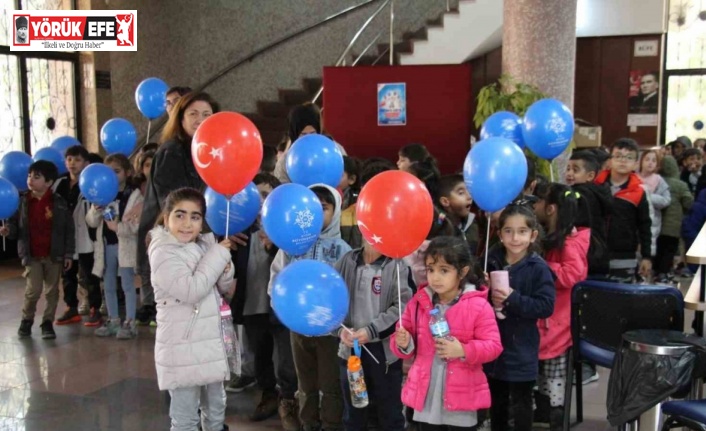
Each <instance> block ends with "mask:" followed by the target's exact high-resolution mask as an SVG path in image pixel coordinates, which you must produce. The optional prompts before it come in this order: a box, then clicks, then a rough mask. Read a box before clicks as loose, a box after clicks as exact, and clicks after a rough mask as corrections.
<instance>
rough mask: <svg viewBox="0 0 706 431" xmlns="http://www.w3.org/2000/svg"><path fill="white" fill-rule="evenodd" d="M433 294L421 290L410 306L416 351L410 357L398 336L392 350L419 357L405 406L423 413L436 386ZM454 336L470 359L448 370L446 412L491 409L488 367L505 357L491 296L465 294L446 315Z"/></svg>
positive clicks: (407, 317) (407, 313) (407, 315)
mask: <svg viewBox="0 0 706 431" xmlns="http://www.w3.org/2000/svg"><path fill="white" fill-rule="evenodd" d="M431 293H432V291H431V289H430V288H423V289H420V290H419V291H418V292H417V294H416V295H414V298H412V300H411V301H409V303H408V304H407V307H406V308H405V310H404V315H403V316H402V324H403V325H404V327H405V329H407V330H408V331H409V332H410V334H411V335H412V339H413V340H415V350H414V351H413V352H412V353H411V354H409V355H405V354H404V353H402V352H401V351H400V350H399V348H398V347H397V344H396V343H395V337H394V336H393V337H390V347H391V348H392V351H393V352H394V353H395V355H397V356H398V357H400V358H402V359H408V358H412V357H414V356H415V355H416V358H415V359H414V363H413V364H412V368H411V369H410V370H409V375H408V376H407V382H406V383H405V385H404V388H402V402H403V403H404V404H405V405H407V406H409V407H412V408H413V409H415V410H419V411H421V410H424V401H425V399H426V396H427V391H428V390H429V384H430V381H431V367H432V364H433V362H434V355H435V354H436V350H435V348H434V339H433V338H432V336H431V330H430V329H429V311H430V310H431V309H432V308H433V305H432V302H431ZM446 319H447V321H448V323H449V327H450V328H451V335H452V336H453V337H455V338H457V339H458V340H459V341H460V342H461V344H462V345H463V350H464V351H465V352H466V358H465V360H460V359H453V360H451V361H449V363H448V366H447V367H446V385H445V393H444V408H445V409H446V410H448V411H476V410H479V409H484V408H488V407H490V388H489V387H488V380H487V379H486V377H485V373H483V366H482V365H483V364H484V363H486V362H490V361H492V360H494V359H495V358H497V357H498V356H500V353H501V352H502V350H503V347H502V344H501V343H500V332H499V331H498V324H497V322H496V321H495V314H494V313H493V309H492V308H491V306H490V303H488V291H487V290H481V291H473V292H467V293H464V294H463V295H462V296H461V299H460V300H459V302H458V303H456V304H455V305H453V306H452V307H451V308H449V309H448V310H447V311H446Z"/></svg>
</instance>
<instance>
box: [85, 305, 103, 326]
mask: <svg viewBox="0 0 706 431" xmlns="http://www.w3.org/2000/svg"><path fill="white" fill-rule="evenodd" d="M102 322H103V315H102V314H101V312H100V310H96V309H95V308H91V314H90V315H89V316H88V319H87V320H86V321H85V322H83V326H88V327H96V326H100V324H101V323H102Z"/></svg>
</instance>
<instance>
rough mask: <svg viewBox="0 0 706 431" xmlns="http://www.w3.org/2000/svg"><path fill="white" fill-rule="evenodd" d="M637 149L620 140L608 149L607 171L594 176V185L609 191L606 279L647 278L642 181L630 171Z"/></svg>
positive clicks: (648, 231) (648, 234)
mask: <svg viewBox="0 0 706 431" xmlns="http://www.w3.org/2000/svg"><path fill="white" fill-rule="evenodd" d="M638 153H639V147H638V145H637V142H635V140H633V139H629V138H621V139H618V140H617V141H615V142H614V143H613V145H612V146H611V148H610V158H611V163H610V169H608V170H604V171H602V172H600V173H599V174H598V176H597V177H596V180H595V183H596V184H598V185H602V186H603V187H606V188H608V189H609V190H610V192H611V194H612V195H613V212H612V215H611V217H610V220H609V221H608V256H609V259H610V262H609V265H610V268H609V277H610V278H611V279H612V280H614V281H618V282H622V283H632V282H634V281H635V269H636V268H638V250H639V253H640V261H639V270H638V275H639V276H641V277H642V278H647V277H649V276H650V274H651V272H652V261H651V260H650V257H651V253H650V252H651V248H652V247H651V246H652V232H651V227H652V220H651V219H650V207H649V203H648V201H647V196H646V194H645V190H644V189H643V188H642V180H640V177H639V176H638V175H637V174H636V173H635V172H634V171H635V169H636V168H637V167H638V166H637V160H638V158H637V157H638Z"/></svg>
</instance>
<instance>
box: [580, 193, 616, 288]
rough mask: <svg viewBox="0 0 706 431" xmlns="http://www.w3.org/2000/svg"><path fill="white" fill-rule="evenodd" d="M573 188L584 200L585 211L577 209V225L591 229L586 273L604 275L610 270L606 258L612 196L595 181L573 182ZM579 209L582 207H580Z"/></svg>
mask: <svg viewBox="0 0 706 431" xmlns="http://www.w3.org/2000/svg"><path fill="white" fill-rule="evenodd" d="M573 189H574V190H576V191H577V192H578V193H579V194H580V195H581V199H585V201H586V207H587V208H586V209H587V211H579V213H578V214H577V217H576V226H577V227H588V228H590V229H591V244H590V246H589V248H588V273H589V274H596V275H606V274H608V271H609V270H610V264H609V259H608V219H609V218H610V216H611V214H612V213H613V196H612V195H611V194H610V190H608V189H607V188H606V187H603V186H599V185H597V184H595V183H583V184H574V185H573ZM581 209H583V208H582V207H581Z"/></svg>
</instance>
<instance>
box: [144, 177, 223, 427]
mask: <svg viewBox="0 0 706 431" xmlns="http://www.w3.org/2000/svg"><path fill="white" fill-rule="evenodd" d="M205 212H206V201H205V200H204V197H203V194H201V193H200V192H199V191H198V190H195V189H192V188H181V189H178V190H175V191H173V192H171V193H170V194H169V196H167V199H166V202H165V204H164V210H163V215H162V217H160V220H159V223H160V224H163V226H157V227H155V228H154V229H153V230H152V231H151V232H150V238H151V239H150V244H149V251H148V253H149V260H150V267H151V271H152V274H151V275H152V286H153V287H154V296H155V302H156V305H157V336H156V342H155V349H154V350H155V351H154V355H155V362H156V369H157V382H158V384H159V389H161V390H168V391H169V394H170V395H171V404H170V406H169V416H170V418H171V420H172V426H171V430H172V431H196V430H197V429H198V424H199V415H198V410H199V408H200V409H201V425H202V429H203V431H222V430H224V429H227V427H224V424H223V422H224V419H225V409H226V393H225V390H224V388H223V381H224V380H228V379H229V377H230V373H229V369H228V359H227V356H226V350H225V345H224V342H223V334H222V333H221V317H220V312H219V307H220V304H221V294H222V293H225V292H227V291H228V290H229V289H230V288H231V286H232V284H233V273H234V268H233V265H231V257H230V241H229V240H228V239H226V240H223V241H221V242H220V243H216V240H215V238H214V236H213V234H211V233H209V234H203V235H202V234H201V228H202V227H203V219H204V216H205Z"/></svg>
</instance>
